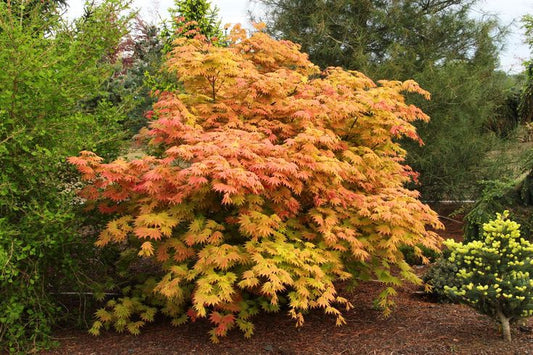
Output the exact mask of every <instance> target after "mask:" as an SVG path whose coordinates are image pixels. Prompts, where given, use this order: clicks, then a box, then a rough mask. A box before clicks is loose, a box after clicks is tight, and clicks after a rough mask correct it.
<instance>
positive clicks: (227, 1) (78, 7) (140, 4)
mask: <svg viewBox="0 0 533 355" xmlns="http://www.w3.org/2000/svg"><path fill="white" fill-rule="evenodd" d="M68 2H69V6H70V9H69V15H70V16H71V17H75V16H78V15H79V14H81V12H82V5H83V1H82V0H69V1H68ZM211 3H212V4H213V5H216V6H217V7H218V8H219V10H220V11H219V15H220V17H221V19H222V23H223V24H226V23H232V24H235V23H241V24H243V25H247V24H248V22H249V21H248V11H252V12H254V13H255V12H256V11H258V5H257V4H254V2H253V1H250V0H211ZM173 4H174V1H173V0H151V1H150V0H134V6H135V7H137V8H139V9H140V10H141V15H142V17H143V18H145V19H147V20H149V21H151V22H155V23H157V22H159V21H160V20H161V19H164V18H167V17H168V14H167V12H166V10H167V9H168V8H169V7H172V5H173ZM528 13H529V14H533V1H531V0H479V2H478V4H477V5H476V7H475V9H474V11H473V13H472V15H473V16H497V17H498V19H499V20H500V23H501V24H502V25H505V26H510V27H509V31H510V33H509V36H508V37H507V41H506V45H505V47H504V49H503V51H502V54H501V56H500V67H501V69H503V70H505V71H506V72H509V73H517V72H520V71H521V70H522V68H523V66H522V62H523V61H524V60H526V59H528V58H529V57H530V55H531V54H530V51H529V48H528V47H527V46H526V45H525V44H524V37H523V32H524V31H523V29H522V28H521V24H520V18H521V17H522V16H523V15H525V14H528Z"/></svg>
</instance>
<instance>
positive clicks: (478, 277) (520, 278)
mask: <svg viewBox="0 0 533 355" xmlns="http://www.w3.org/2000/svg"><path fill="white" fill-rule="evenodd" d="M508 217H509V212H508V211H505V212H504V213H502V214H499V213H498V214H497V215H496V219H494V220H492V221H490V222H488V223H485V224H484V225H483V231H484V233H483V236H484V239H481V240H474V241H471V242H469V243H466V244H464V243H457V242H455V241H453V240H451V239H449V240H447V241H446V242H445V245H446V246H447V247H448V248H449V249H450V250H451V255H450V257H449V258H448V261H449V262H451V263H453V264H454V265H455V266H456V268H457V272H456V273H455V276H456V280H457V281H458V282H459V283H460V285H459V286H457V285H453V286H445V287H444V290H445V292H446V293H448V294H449V295H450V296H451V297H452V298H454V299H457V300H459V301H460V302H463V303H465V304H467V305H469V306H471V307H473V308H474V309H476V310H477V311H478V312H480V313H482V314H486V315H488V316H489V317H492V318H494V319H496V320H497V321H499V322H500V323H501V325H502V332H503V337H504V339H505V340H507V341H511V328H510V323H511V322H513V321H516V320H518V319H520V318H524V317H530V316H531V315H533V279H532V278H531V275H533V245H532V244H531V243H530V242H529V241H527V240H525V239H524V238H521V237H520V229H519V228H520V225H519V224H518V223H516V222H514V221H511V220H510V219H509V218H508Z"/></svg>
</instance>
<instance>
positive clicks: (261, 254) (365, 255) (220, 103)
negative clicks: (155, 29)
mask: <svg viewBox="0 0 533 355" xmlns="http://www.w3.org/2000/svg"><path fill="white" fill-rule="evenodd" d="M191 37H192V38H191ZM225 40H226V41H228V42H229V45H228V46H227V47H221V46H218V45H216V43H213V42H211V41H209V40H206V39H205V37H203V36H200V35H198V36H187V37H181V38H178V39H176V41H175V42H174V45H175V49H174V50H173V51H172V52H171V55H170V57H169V59H168V62H167V66H168V68H169V69H170V70H171V71H172V72H174V73H175V75H176V76H177V77H178V78H179V79H180V80H181V82H182V84H183V88H184V90H183V91H180V92H164V93H160V95H159V100H158V102H157V104H156V105H155V106H154V110H153V112H152V113H151V114H150V115H151V116H152V118H151V119H152V121H151V123H150V125H149V127H148V129H146V130H144V131H143V132H141V136H142V137H144V138H145V142H146V146H145V151H147V152H153V153H151V155H147V156H144V157H143V158H140V159H136V160H132V161H126V160H124V159H119V160H116V161H113V162H111V163H104V162H103V161H102V158H100V157H98V156H97V155H96V154H94V153H91V152H87V151H84V152H82V153H81V155H80V156H78V157H72V158H70V162H71V163H72V164H74V165H76V166H77V168H78V169H79V171H80V172H81V174H82V177H83V179H84V180H85V181H86V183H87V185H86V187H85V188H83V190H82V191H81V196H82V197H84V198H85V199H86V200H87V207H88V208H94V209H96V210H98V211H100V212H102V213H107V214H111V215H113V216H114V217H115V218H114V219H113V220H112V221H111V222H109V224H108V225H107V228H105V230H103V231H102V233H101V235H100V237H99V240H98V242H97V244H98V245H99V246H102V247H103V246H105V245H107V244H109V243H118V244H121V245H123V246H124V248H126V247H127V248H133V249H134V250H136V252H137V253H138V255H139V257H140V258H146V259H148V260H152V261H154V262H156V263H158V264H159V265H160V270H161V271H162V275H160V274H159V273H157V272H156V273H154V275H153V277H150V278H148V279H147V281H146V282H145V283H143V284H142V285H137V287H134V288H132V289H131V290H130V291H131V292H130V293H129V294H128V295H125V296H124V297H121V298H118V299H116V300H112V301H110V302H108V303H107V305H106V307H105V308H104V309H102V310H100V311H99V312H98V313H97V321H96V322H95V323H94V325H93V328H92V329H91V332H92V333H93V334H98V333H99V332H100V330H101V329H102V328H106V327H111V326H113V327H115V328H116V329H117V330H119V331H121V330H128V331H130V332H132V333H136V332H138V330H139V328H140V327H141V326H142V325H143V324H144V323H145V322H147V321H151V320H152V319H153V317H154V308H153V306H155V309H157V310H160V311H161V312H162V313H164V314H166V315H167V316H170V317H171V318H172V319H173V323H174V324H181V323H183V322H186V321H187V320H195V319H197V318H207V319H209V320H210V321H211V322H212V323H213V325H214V328H213V329H212V331H211V335H212V339H213V341H217V339H218V337H220V336H224V335H225V334H227V332H228V331H229V330H230V329H232V328H239V329H240V330H241V331H242V332H244V334H245V336H250V335H251V334H252V333H253V323H252V322H251V318H252V316H254V315H256V314H257V313H258V312H260V311H267V312H268V311H279V310H280V309H281V307H282V306H283V307H285V309H287V310H288V313H289V315H290V316H291V317H292V318H294V319H295V321H296V323H297V325H301V324H302V323H303V321H304V314H305V313H306V312H308V311H309V310H311V309H321V310H323V311H324V312H326V313H327V314H331V315H333V316H334V317H336V320H337V324H343V323H344V322H345V320H344V318H343V316H342V313H341V311H340V308H341V307H342V308H345V309H350V308H351V307H352V305H351V303H350V301H349V300H347V299H346V298H344V297H342V296H340V295H339V294H338V293H337V288H336V286H335V282H336V281H339V280H347V279H352V280H354V281H358V280H368V279H375V280H378V281H380V282H381V283H382V284H383V292H382V293H381V294H380V296H379V299H378V303H379V305H380V306H381V307H382V308H383V309H384V311H385V313H387V312H389V311H390V308H391V305H392V304H391V302H392V301H391V296H393V295H394V294H395V287H397V286H399V285H401V284H402V283H404V282H412V283H420V282H421V281H420V280H419V279H418V277H417V276H416V275H415V274H414V273H413V271H412V270H411V268H410V266H409V265H408V264H407V263H406V262H405V260H404V256H403V254H402V252H401V248H402V247H403V246H412V247H413V251H414V253H415V254H416V255H419V256H422V251H421V249H420V246H424V247H426V248H429V249H438V247H439V243H440V238H439V237H438V235H437V234H436V233H435V232H433V231H431V230H429V229H428V228H427V227H428V226H431V227H434V228H439V227H441V224H440V222H439V221H438V218H437V214H436V213H435V212H433V211H432V210H431V209H430V208H429V207H428V206H427V205H424V204H422V203H421V202H420V201H419V200H418V193H417V192H414V191H410V190H408V189H406V188H404V184H405V183H407V182H409V181H411V180H412V179H413V178H415V177H416V174H415V173H413V171H412V170H411V169H410V168H409V167H408V166H406V165H405V164H404V158H405V151H404V150H403V149H402V148H401V147H400V145H399V143H398V140H399V138H402V137H409V138H412V139H415V140H419V137H418V136H417V134H416V130H415V128H414V126H413V125H412V124H411V122H412V121H414V120H417V119H422V120H428V119H429V118H428V117H427V116H426V115H425V114H424V113H423V112H422V111H421V110H420V109H418V108H416V107H414V106H412V105H408V104H406V103H405V100H404V97H403V95H402V92H413V93H419V94H421V95H423V96H425V97H427V98H429V94H428V93H427V92H426V91H424V90H422V89H421V88H420V87H419V86H418V85H417V84H416V83H415V82H413V81H406V82H397V81H381V82H379V83H378V84H377V85H376V84H375V83H374V82H373V81H371V80H370V79H369V78H367V77H365V76H364V75H363V74H361V73H358V72H348V71H345V70H343V69H341V68H328V69H327V70H325V71H320V70H319V68H318V67H317V66H315V65H313V64H312V63H311V62H309V60H308V59H307V56H306V55H305V54H303V53H301V52H300V51H299V46H298V45H296V44H294V43H292V42H288V41H276V40H274V39H272V38H270V37H269V36H268V35H266V34H265V33H262V32H256V33H254V34H253V35H252V36H251V37H247V36H246V35H245V31H244V30H242V29H240V28H239V27H236V28H234V29H233V30H232V31H231V33H230V34H229V35H228V37H227V38H226V39H225ZM147 305H149V306H147Z"/></svg>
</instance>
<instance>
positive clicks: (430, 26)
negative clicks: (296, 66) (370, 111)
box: [258, 0, 505, 198]
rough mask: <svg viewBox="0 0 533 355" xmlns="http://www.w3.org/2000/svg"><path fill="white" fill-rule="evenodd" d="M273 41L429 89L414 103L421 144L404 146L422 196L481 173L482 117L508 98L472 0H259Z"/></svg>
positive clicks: (490, 36) (458, 186) (494, 36)
mask: <svg viewBox="0 0 533 355" xmlns="http://www.w3.org/2000/svg"><path fill="white" fill-rule="evenodd" d="M258 2H259V3H261V4H263V5H264V6H265V8H266V15H265V20H266V21H265V22H266V23H267V25H268V28H269V30H270V32H271V33H272V34H274V35H276V36H277V37H280V38H286V39H290V40H293V41H295V42H297V43H301V44H302V50H303V51H305V52H307V53H309V55H310V58H311V60H312V61H314V62H315V63H317V64H319V65H320V66H321V67H327V66H332V65H333V66H342V67H344V68H347V69H355V70H361V71H363V72H365V73H366V74H367V75H369V76H370V77H372V78H374V79H381V78H387V79H397V80H406V79H408V78H413V79H415V80H416V81H417V82H419V83H420V85H421V86H422V87H424V88H425V89H427V90H428V91H430V92H432V94H433V99H432V101H431V102H429V103H424V102H421V101H417V102H416V104H417V105H420V106H421V107H422V108H423V109H424V110H425V111H426V112H428V113H429V115H430V116H431V117H432V118H433V119H432V120H431V122H430V123H428V124H425V123H419V124H418V127H419V129H420V132H421V137H422V139H423V140H424V142H425V143H426V145H425V146H423V147H418V146H415V145H410V146H409V147H408V151H409V155H408V159H409V163H410V164H411V165H413V167H414V168H415V169H416V170H418V171H420V172H421V178H420V181H421V183H422V186H421V190H422V192H423V194H424V196H425V197H426V198H439V197H442V196H454V197H460V196H459V194H460V193H461V192H462V191H467V192H470V189H469V187H470V186H471V185H472V183H471V182H472V181H475V180H476V179H478V178H479V177H480V175H479V174H480V172H479V164H480V162H481V161H482V159H480V158H481V157H483V156H484V155H485V153H486V152H487V150H488V149H489V146H490V144H489V143H488V141H487V139H486V137H485V136H484V128H485V124H486V122H487V120H489V119H490V118H492V116H493V115H494V113H495V111H496V108H497V107H498V105H499V104H500V103H503V102H504V100H505V96H504V95H503V88H502V84H501V80H500V79H501V75H499V74H498V73H497V72H496V71H495V68H496V67H497V58H498V43H499V42H498V40H499V39H498V36H500V35H501V33H502V32H501V30H500V29H499V28H498V25H497V23H496V22H495V21H494V20H490V19H489V20H487V19H473V18H471V17H469V13H470V11H471V9H472V7H473V5H474V4H475V3H476V2H477V1H476V0H439V1H435V0H397V1H385V0H310V1H307V0H306V1H303V0H258Z"/></svg>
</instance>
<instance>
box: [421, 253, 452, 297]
mask: <svg viewBox="0 0 533 355" xmlns="http://www.w3.org/2000/svg"><path fill="white" fill-rule="evenodd" d="M449 256H450V251H449V250H447V249H445V250H443V252H442V255H441V257H439V258H438V259H437V260H436V261H435V263H433V264H432V265H431V267H430V268H429V269H428V271H427V272H426V273H425V274H424V276H423V278H422V280H423V281H424V283H425V284H426V285H428V286H429V291H428V293H430V294H431V295H432V296H434V297H435V298H436V299H438V300H439V301H441V302H450V301H452V302H453V301H454V300H453V299H452V298H450V295H449V294H447V293H446V292H445V291H444V286H452V285H453V286H459V284H458V283H457V281H456V277H455V273H456V272H457V266H456V265H455V264H454V263H452V262H450V261H448V257H449Z"/></svg>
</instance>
